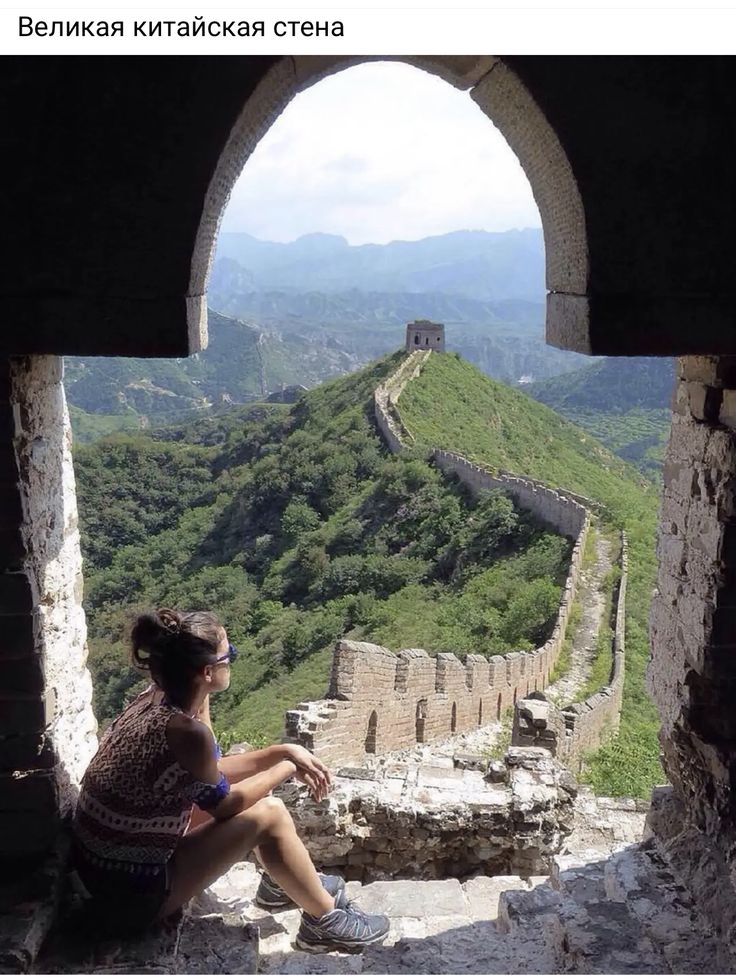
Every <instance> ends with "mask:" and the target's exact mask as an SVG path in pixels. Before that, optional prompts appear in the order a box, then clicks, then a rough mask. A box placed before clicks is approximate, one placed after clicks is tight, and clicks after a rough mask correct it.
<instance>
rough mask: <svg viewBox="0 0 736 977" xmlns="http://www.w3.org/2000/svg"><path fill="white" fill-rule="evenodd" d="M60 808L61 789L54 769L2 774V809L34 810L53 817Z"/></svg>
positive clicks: (0, 809) (0, 789)
mask: <svg viewBox="0 0 736 977" xmlns="http://www.w3.org/2000/svg"><path fill="white" fill-rule="evenodd" d="M58 809H59V790H58V786H57V782H56V774H55V772H54V771H53V770H42V771H36V770H34V771H33V772H30V773H26V774H23V775H21V776H17V775H16V774H12V773H4V774H0V811H3V812H6V813H7V812H11V813H12V812H13V811H33V812H35V813H36V814H43V815H45V816H47V817H53V816H54V815H55V814H56V813H57V812H58Z"/></svg>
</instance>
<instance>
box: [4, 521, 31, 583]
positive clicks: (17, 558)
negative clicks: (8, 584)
mask: <svg viewBox="0 0 736 977" xmlns="http://www.w3.org/2000/svg"><path fill="white" fill-rule="evenodd" d="M26 556H27V553H26V548H25V544H24V543H23V536H22V534H21V531H20V527H19V526H18V527H10V528H8V527H0V572H2V571H5V570H20V569H22V567H23V563H24V561H25V559H26Z"/></svg>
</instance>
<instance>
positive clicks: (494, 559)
mask: <svg viewBox="0 0 736 977" xmlns="http://www.w3.org/2000/svg"><path fill="white" fill-rule="evenodd" d="M401 355H403V354H396V355H394V356H391V357H386V358H384V359H382V360H380V361H379V362H377V363H376V364H373V365H372V366H371V367H369V368H366V369H364V370H362V371H360V372H359V373H355V374H352V375H351V376H349V377H346V378H342V379H340V380H336V381H332V382H329V383H327V384H324V385H323V386H321V387H319V388H317V389H315V390H313V391H311V392H309V393H308V394H306V395H305V396H304V397H303V398H302V399H301V400H300V401H299V402H298V403H297V404H295V405H294V406H293V407H291V408H290V409H289V408H285V407H284V406H283V405H258V406H253V407H251V408H241V409H238V410H236V411H233V412H232V415H230V416H229V415H227V414H222V415H220V416H217V417H204V418H202V419H201V420H200V421H199V422H198V423H196V424H194V425H191V426H188V427H182V426H180V427H179V428H176V429H170V430H168V431H166V432H162V434H161V435H160V436H159V437H156V438H153V437H148V436H145V435H140V434H139V435H134V436H130V435H117V436H112V437H111V438H109V439H105V440H102V441H100V442H99V443H98V444H96V445H93V446H88V447H84V446H82V447H80V448H78V449H77V451H76V456H75V466H76V470H77V478H78V491H79V508H80V516H81V526H82V536H83V548H84V552H85V556H86V558H87V561H88V564H87V575H86V586H87V590H86V607H87V611H88V615H89V629H90V645H91V652H90V665H91V667H92V669H93V673H94V682H95V690H96V692H95V694H96V708H97V713H98V715H99V716H100V717H101V718H103V720H104V719H108V718H110V716H111V715H112V714H114V712H115V711H117V710H118V709H119V708H120V707H121V705H122V704H123V702H124V699H125V697H126V695H128V694H129V693H130V692H131V690H132V689H133V688H134V686H135V684H136V682H137V679H138V676H137V675H136V674H135V673H134V672H132V671H131V670H130V669H129V668H128V667H127V665H126V648H125V633H126V628H127V625H128V623H129V621H130V617H131V614H134V613H135V612H136V611H137V610H140V609H142V608H143V607H145V606H150V605H156V604H168V605H174V606H180V607H189V608H192V607H211V608H214V609H215V610H217V611H218V612H219V613H220V614H221V615H222V618H223V620H224V621H225V622H226V624H227V627H228V631H229V634H230V637H231V640H233V641H234V643H235V644H237V645H238V646H239V647H240V649H241V651H242V653H243V654H242V656H241V659H240V660H239V661H238V662H237V664H236V666H235V667H234V668H233V680H232V686H231V689H230V690H229V691H228V692H227V693H226V694H225V695H223V696H222V697H219V701H218V702H217V703H216V708H215V721H216V725H217V727H218V730H219V732H220V733H221V734H222V736H223V739H224V741H225V742H228V741H231V740H232V739H243V738H245V739H250V740H255V741H259V740H260V739H261V738H263V737H267V738H275V737H277V736H278V735H279V734H280V732H281V728H282V723H283V711H284V709H285V708H287V707H289V706H292V705H294V704H295V703H296V702H297V701H299V700H300V699H303V698H315V697H319V696H321V695H322V694H323V693H324V690H325V688H326V685H327V678H328V672H329V662H330V658H331V651H332V648H333V646H334V642H335V640H336V639H337V638H339V637H340V636H343V635H349V636H352V637H355V638H366V639H370V640H374V641H378V642H382V643H385V644H386V645H388V646H390V647H394V648H400V647H407V646H414V647H416V646H422V647H425V648H427V650H429V651H432V652H439V651H454V652H457V653H460V654H462V653H464V652H469V651H479V650H481V651H482V650H487V649H492V650H493V651H498V652H503V651H508V650H512V649H520V648H531V647H534V646H535V645H537V644H538V643H541V642H542V641H543V640H544V639H545V637H546V636H547V635H548V633H549V631H550V629H551V626H552V623H553V620H554V618H555V615H556V610H557V605H558V602H559V598H560V594H561V585H562V583H563V582H564V577H565V573H566V565H567V562H568V560H569V554H570V543H569V542H568V541H566V540H564V539H562V538H561V537H559V536H556V535H554V534H552V533H549V532H547V531H544V530H542V529H541V528H540V527H538V526H536V525H535V524H534V523H532V522H531V521H530V520H529V519H528V518H527V517H526V516H525V515H524V514H523V513H520V512H519V511H517V510H516V509H515V507H514V506H513V504H512V503H511V502H510V501H509V500H508V499H507V498H505V497H503V496H501V495H497V494H488V495H486V496H482V497H480V498H479V499H477V500H473V499H471V498H469V497H468V495H467V493H466V491H465V490H464V489H463V488H462V487H461V486H460V485H459V484H458V483H455V482H454V481H448V480H447V479H446V478H445V477H444V476H442V475H441V474H440V473H439V472H438V471H437V470H436V469H435V468H434V467H432V466H431V465H429V464H428V463H427V462H426V461H425V460H423V459H421V458H393V457H391V456H389V455H388V454H387V453H386V451H385V449H384V447H383V445H382V443H381V440H380V438H379V436H378V433H377V431H376V429H375V426H374V424H373V420H372V393H373V390H374V388H375V386H376V384H377V383H378V382H379V381H380V380H381V379H382V378H384V377H385V376H387V375H388V373H389V372H390V371H391V370H392V369H395V367H396V364H397V363H398V362H399V360H400V358H401Z"/></svg>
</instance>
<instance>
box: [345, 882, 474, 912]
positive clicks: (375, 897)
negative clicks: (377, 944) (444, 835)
mask: <svg viewBox="0 0 736 977" xmlns="http://www.w3.org/2000/svg"><path fill="white" fill-rule="evenodd" d="M360 908H361V909H363V910H364V911H365V912H369V913H374V912H378V913H386V914H387V915H388V916H389V917H391V918H393V917H397V916H413V917H417V918H420V919H421V918H423V917H426V916H435V917H436V916H464V915H466V914H467V905H466V902H465V897H464V894H463V890H462V887H461V885H460V883H459V882H458V880H457V879H443V880H441V881H436V882H419V883H417V882H414V881H408V880H407V881H393V882H373V883H371V884H370V885H366V886H364V887H363V888H362V889H361V892H360Z"/></svg>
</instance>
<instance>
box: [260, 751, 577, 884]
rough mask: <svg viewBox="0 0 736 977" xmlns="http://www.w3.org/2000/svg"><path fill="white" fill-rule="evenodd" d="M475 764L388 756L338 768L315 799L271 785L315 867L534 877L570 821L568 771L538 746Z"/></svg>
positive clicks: (424, 875)
mask: <svg viewBox="0 0 736 977" xmlns="http://www.w3.org/2000/svg"><path fill="white" fill-rule="evenodd" d="M494 767H495V769H494V774H493V778H491V779H489V778H488V777H487V776H484V774H483V773H482V772H481V771H480V770H459V769H458V770H456V769H453V768H449V769H447V768H440V767H432V766H421V767H418V766H416V765H413V766H412V765H408V764H405V763H404V764H401V763H397V764H394V765H392V766H389V767H387V768H386V769H385V770H384V771H383V772H382V773H381V772H378V771H375V770H366V769H363V770H360V769H358V770H351V771H348V770H345V771H341V772H339V773H338V775H337V776H336V777H335V779H334V787H333V790H332V791H331V792H330V793H329V794H328V795H327V797H326V798H325V799H324V800H323V801H320V802H319V803H317V804H315V803H314V802H313V801H312V800H311V799H310V798H309V797H308V795H307V793H306V791H305V790H304V789H303V788H302V787H301V786H300V785H297V784H295V783H294V782H293V781H292V782H289V783H287V784H285V785H284V786H283V787H280V788H277V790H276V793H277V794H279V795H281V796H282V797H283V798H284V800H285V801H286V803H287V805H288V808H289V811H290V813H291V815H292V817H293V818H294V821H295V823H296V826H297V829H298V831H299V834H300V836H301V837H302V839H303V840H304V843H305V845H306V846H307V849H308V850H309V853H310V855H311V856H312V858H313V859H314V861H315V863H316V864H317V866H318V867H320V868H325V869H331V870H333V871H334V869H337V870H338V871H340V872H341V873H342V874H344V875H345V877H346V878H348V879H360V880H362V881H364V882H370V881H373V880H374V879H390V878H396V877H398V878H415V879H436V878H446V877H448V876H449V877H455V878H457V877H463V876H466V875H468V874H470V873H478V872H480V873H485V874H489V875H510V874H518V875H524V876H529V875H539V874H543V873H545V872H547V871H548V870H549V863H550V859H551V857H552V855H554V854H555V853H556V852H558V851H560V849H561V848H562V844H563V842H564V840H565V838H566V836H567V835H569V833H570V831H571V830H572V827H573V820H574V807H573V804H574V799H575V796H576V793H577V788H576V785H575V782H574V780H573V778H572V777H571V775H570V774H569V773H568V772H567V771H566V770H565V769H564V768H563V767H562V766H561V765H559V764H558V763H556V762H555V760H553V758H552V757H550V755H549V754H548V753H547V752H545V751H544V750H537V749H533V748H532V749H528V750H522V749H515V748H512V749H510V750H509V751H508V753H507V754H506V757H505V759H504V761H503V762H502V763H500V762H499V763H496V764H494Z"/></svg>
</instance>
